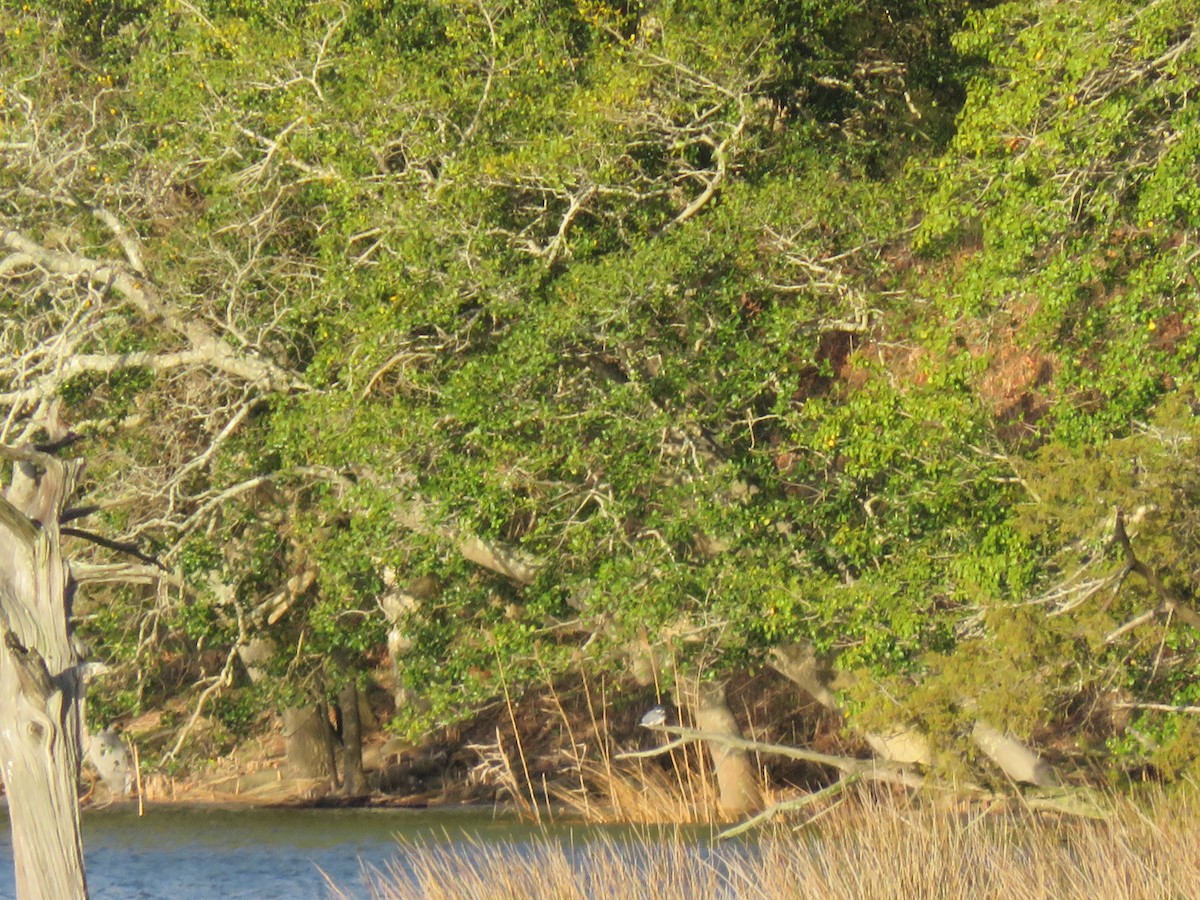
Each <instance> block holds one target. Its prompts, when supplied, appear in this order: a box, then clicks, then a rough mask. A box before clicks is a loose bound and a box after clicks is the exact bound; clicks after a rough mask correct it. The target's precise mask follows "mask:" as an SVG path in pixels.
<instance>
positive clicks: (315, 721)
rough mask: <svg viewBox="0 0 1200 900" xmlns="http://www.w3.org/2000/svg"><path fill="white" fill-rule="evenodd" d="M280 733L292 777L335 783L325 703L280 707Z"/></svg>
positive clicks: (331, 731) (331, 739) (331, 733)
mask: <svg viewBox="0 0 1200 900" xmlns="http://www.w3.org/2000/svg"><path fill="white" fill-rule="evenodd" d="M283 736H284V746H285V752H286V754H287V768H288V772H289V774H290V775H291V776H292V777H293V778H298V779H306V780H313V781H324V782H326V783H327V786H328V787H335V786H336V784H335V782H336V778H337V775H336V770H335V769H334V767H333V729H332V728H330V726H329V716H328V715H327V713H326V709H325V705H324V704H323V703H322V704H319V705H317V704H314V705H312V706H300V707H293V708H291V709H285V710H284V711H283Z"/></svg>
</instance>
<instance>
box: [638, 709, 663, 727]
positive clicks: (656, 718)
mask: <svg viewBox="0 0 1200 900" xmlns="http://www.w3.org/2000/svg"><path fill="white" fill-rule="evenodd" d="M638 724H640V725H641V726H642V727H643V728H661V727H662V726H663V725H666V724H667V708H666V707H665V706H662V705H661V704H660V705H659V706H652V707H650V708H649V709H648V710H646V714H645V715H644V716H642V721H641V722H639V723H638Z"/></svg>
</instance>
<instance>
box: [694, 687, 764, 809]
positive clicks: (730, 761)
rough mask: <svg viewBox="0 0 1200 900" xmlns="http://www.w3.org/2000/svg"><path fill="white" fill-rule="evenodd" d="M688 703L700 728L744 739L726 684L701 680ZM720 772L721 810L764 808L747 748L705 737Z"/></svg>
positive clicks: (718, 786)
mask: <svg viewBox="0 0 1200 900" xmlns="http://www.w3.org/2000/svg"><path fill="white" fill-rule="evenodd" d="M687 690H688V693H689V694H690V695H691V696H689V697H687V701H688V706H690V707H691V709H692V715H693V717H694V718H695V720H696V729H697V730H698V731H704V732H708V733H710V734H718V735H721V736H722V737H730V738H736V739H741V738H742V730H741V728H739V727H738V723H737V719H735V718H734V717H733V712H732V711H731V710H730V709H729V703H728V702H727V701H726V699H725V685H724V684H714V683H712V682H699V683H696V684H693V685H689V686H688V689H687ZM705 744H706V745H707V747H708V752H709V755H710V756H711V757H712V761H713V771H714V772H715V774H716V776H717V792H718V797H719V800H718V802H719V803H720V806H721V811H722V812H726V813H730V814H733V815H742V814H745V813H750V812H757V811H758V810H759V809H761V808H762V802H763V801H762V792H761V791H760V790H759V787H758V773H757V772H755V771H754V766H753V764H752V763H751V762H750V754H748V753H747V752H746V751H745V750H742V749H737V748H734V747H731V746H729V745H728V744H726V743H724V742H721V741H706V742H705Z"/></svg>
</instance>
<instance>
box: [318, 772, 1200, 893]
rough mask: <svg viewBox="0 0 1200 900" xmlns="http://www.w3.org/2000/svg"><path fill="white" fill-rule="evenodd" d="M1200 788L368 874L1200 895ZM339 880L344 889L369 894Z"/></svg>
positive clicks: (900, 808) (892, 803) (793, 889)
mask: <svg viewBox="0 0 1200 900" xmlns="http://www.w3.org/2000/svg"><path fill="white" fill-rule="evenodd" d="M1198 844H1200V798H1198V796H1197V794H1195V793H1191V794H1189V795H1186V796H1182V795H1181V796H1178V797H1174V798H1170V799H1168V798H1164V797H1161V796H1160V797H1157V798H1156V799H1154V800H1153V801H1152V802H1143V803H1141V804H1135V803H1133V802H1131V801H1127V800H1125V801H1114V812H1113V815H1112V816H1111V818H1110V819H1108V820H1105V821H1099V822H1096V821H1085V820H1080V819H1066V818H1062V817H1055V816H1049V815H1044V814H1041V815H1039V814H1035V813H1032V812H1028V811H1021V810H1018V811H1012V810H1008V811H1004V812H997V811H994V810H992V811H988V810H978V809H976V810H971V811H961V810H957V811H956V810H949V811H948V810H945V809H940V810H939V809H937V808H935V807H934V806H933V805H932V804H930V803H929V802H928V801H920V800H907V799H904V798H902V797H900V798H897V797H888V796H885V797H883V798H880V797H879V796H878V795H877V794H876V795H873V796H869V795H868V794H867V793H865V792H864V793H862V794H859V795H857V796H855V797H853V798H852V799H850V800H847V801H846V802H843V803H842V804H841V805H839V806H838V807H837V808H836V809H834V810H833V811H831V812H830V813H828V814H827V815H825V816H823V817H822V818H820V820H819V821H818V822H817V823H816V824H815V825H812V826H810V827H806V828H803V829H800V830H792V829H791V828H783V827H776V828H774V829H772V830H770V831H769V832H766V833H763V834H761V835H757V836H754V837H751V838H750V839H748V840H741V841H735V842H727V843H714V842H712V841H710V840H708V839H705V838H697V837H696V833H695V832H694V831H693V832H690V833H689V832H683V831H679V830H672V831H658V832H652V831H644V832H642V833H641V834H640V835H639V836H637V837H636V838H634V839H631V838H630V833H629V832H628V831H624V832H611V831H609V832H604V831H601V830H598V829H592V830H589V831H583V830H579V831H575V832H573V833H572V832H564V831H561V830H560V831H546V832H545V833H544V836H543V837H541V838H539V839H537V840H535V841H524V842H514V843H507V844H505V843H502V844H493V845H484V844H481V843H474V844H472V843H467V844H463V843H460V844H457V845H440V846H438V845H416V844H412V843H408V844H401V846H400V847H399V848H398V856H397V861H396V863H395V864H393V865H392V866H391V867H390V868H389V870H388V871H386V872H374V873H371V874H370V875H369V877H368V882H369V883H368V884H367V886H366V887H365V890H366V892H367V895H368V896H371V897H373V898H376V900H398V898H418V897H420V898H433V900H438V898H475V900H492V898H609V897H614V898H618V897H619V898H631V900H632V898H647V900H675V898H680V900H682V898H790V897H797V898H799V897H804V898H846V900H863V898H896V900H911V898H960V897H970V898H977V897H996V898H1001V897H1002V898H1073V897H1080V898H1097V900H1109V898H1112V900H1117V898H1163V897H1180V898H1185V897H1194V896H1198V895H1200V854H1198V853H1197V852H1196V848H1197V846H1198ZM358 895H359V894H358V893H357V892H356V893H355V894H352V895H348V894H345V893H341V892H336V891H335V892H334V896H338V897H345V896H358Z"/></svg>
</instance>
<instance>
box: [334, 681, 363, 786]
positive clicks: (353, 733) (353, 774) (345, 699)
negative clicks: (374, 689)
mask: <svg viewBox="0 0 1200 900" xmlns="http://www.w3.org/2000/svg"><path fill="white" fill-rule="evenodd" d="M338 706H340V707H341V709H342V790H343V792H344V793H345V794H346V796H347V797H361V796H362V795H363V794H364V793H366V790H365V788H366V783H367V779H366V775H365V774H364V773H363V759H362V716H361V712H360V710H359V699H358V684H356V683H355V682H354V681H349V682H347V684H346V686H345V687H344V688H342V689H341V691H340V692H339V693H338Z"/></svg>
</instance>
